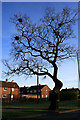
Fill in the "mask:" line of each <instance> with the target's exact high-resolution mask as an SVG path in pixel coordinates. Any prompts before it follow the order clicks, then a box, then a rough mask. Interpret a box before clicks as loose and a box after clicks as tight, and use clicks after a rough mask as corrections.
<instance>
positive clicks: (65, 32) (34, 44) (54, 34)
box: [4, 8, 77, 110]
mask: <svg viewBox="0 0 80 120" xmlns="http://www.w3.org/2000/svg"><path fill="white" fill-rule="evenodd" d="M76 16H77V12H76V11H75V10H72V9H70V8H64V9H63V10H62V11H60V12H55V10H54V9H52V8H47V9H46V11H45V16H44V17H43V18H42V19H40V24H38V25H37V24H33V23H32V22H31V21H30V18H29V17H27V16H26V15H24V16H22V15H17V14H15V15H14V17H13V18H12V19H11V22H13V23H14V24H15V26H16V30H17V33H16V34H14V35H13V36H12V50H11V56H12V59H13V61H14V62H13V63H15V64H14V65H13V66H12V63H11V64H9V62H8V61H5V62H4V64H5V65H6V66H7V68H8V71H7V72H5V73H6V74H7V75H11V74H14V73H15V74H19V75H20V74H25V75H39V76H42V75H43V76H49V77H50V78H51V79H52V80H53V82H54V83H55V87H54V89H53V93H54V94H53V97H52V99H51V101H52V102H51V105H50V107H49V108H50V109H54V110H56V109H57V101H58V94H59V91H60V89H61V87H62V85H63V84H62V82H61V81H60V80H58V79H57V72H58V67H57V65H58V62H60V61H63V60H64V59H68V58H72V57H75V55H76V49H75V48H74V47H73V46H72V44H69V41H71V40H72V38H74V37H75V36H74V31H73V25H74V24H75V22H76V19H77V18H76ZM37 64H38V67H39V68H38V69H39V70H38V72H37ZM50 67H51V68H53V74H51V73H50V71H49V69H50ZM54 95H55V96H54Z"/></svg>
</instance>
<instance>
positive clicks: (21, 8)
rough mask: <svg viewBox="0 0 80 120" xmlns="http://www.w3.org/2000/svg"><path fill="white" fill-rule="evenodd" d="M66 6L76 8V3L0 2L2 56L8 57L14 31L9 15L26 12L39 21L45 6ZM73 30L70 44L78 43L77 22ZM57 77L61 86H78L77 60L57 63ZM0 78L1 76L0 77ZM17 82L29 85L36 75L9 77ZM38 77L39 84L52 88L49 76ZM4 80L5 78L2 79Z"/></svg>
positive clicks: (56, 7) (32, 18) (36, 21)
mask: <svg viewBox="0 0 80 120" xmlns="http://www.w3.org/2000/svg"><path fill="white" fill-rule="evenodd" d="M65 6H68V7H70V8H77V7H78V3H77V2H75V3H73V2H71V3H70V2H63V3H61V2H60V3H59V2H57V3H54V2H52V3H51V2H50V3H49V2H48V3H47V2H40V3H39V2H38V3H37V2H30V3H29V2H22V3H21V2H11V3H10V2H3V3H2V58H4V59H8V58H9V52H10V49H11V35H12V34H14V33H15V26H14V24H12V23H11V22H10V17H13V15H14V14H15V13H21V14H27V15H28V16H29V17H30V18H31V20H32V21H33V22H34V23H39V19H40V18H41V17H43V16H44V10H45V8H46V7H55V10H56V11H60V10H61V9H62V8H63V7H65ZM74 32H75V34H76V39H73V40H72V42H71V44H75V46H77V45H78V24H77V23H76V25H75V26H74ZM3 69H5V68H3ZM58 78H59V79H60V80H61V81H62V82H63V83H64V86H63V88H66V87H78V71H77V60H76V58H75V59H73V60H66V61H64V62H63V63H61V64H59V70H58ZM0 79H2V78H0ZM13 79H14V81H15V82H17V83H18V84H19V85H20V86H24V85H26V86H30V85H34V84H36V76H34V77H32V78H28V79H27V80H25V77H24V76H21V77H19V76H15V77H12V78H10V79H9V81H11V80H13ZM39 79H40V84H47V85H48V86H49V87H50V88H53V86H54V83H53V81H52V80H51V79H50V78H48V77H47V78H46V79H42V77H40V78H39ZM3 80H5V79H3Z"/></svg>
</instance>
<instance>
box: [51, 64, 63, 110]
mask: <svg viewBox="0 0 80 120" xmlns="http://www.w3.org/2000/svg"><path fill="white" fill-rule="evenodd" d="M57 70H58V68H57V65H56V64H54V75H53V81H54V82H55V87H54V88H53V91H52V93H51V99H50V100H51V104H50V106H49V110H54V111H56V110H58V108H59V105H58V104H59V99H60V98H59V93H60V89H61V88H62V86H63V84H62V82H61V81H60V80H58V79H57Z"/></svg>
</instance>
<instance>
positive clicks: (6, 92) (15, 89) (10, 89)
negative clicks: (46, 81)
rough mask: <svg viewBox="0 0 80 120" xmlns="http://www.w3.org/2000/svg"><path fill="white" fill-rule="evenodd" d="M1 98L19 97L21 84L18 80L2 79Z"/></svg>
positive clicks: (15, 98) (8, 99)
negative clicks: (19, 84)
mask: <svg viewBox="0 0 80 120" xmlns="http://www.w3.org/2000/svg"><path fill="white" fill-rule="evenodd" d="M0 91H1V92H0V98H2V100H3V101H13V100H14V101H15V100H17V99H19V97H20V95H19V86H18V84H17V83H16V82H13V81H12V82H8V79H6V81H0Z"/></svg>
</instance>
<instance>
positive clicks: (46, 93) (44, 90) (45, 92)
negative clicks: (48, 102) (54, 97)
mask: <svg viewBox="0 0 80 120" xmlns="http://www.w3.org/2000/svg"><path fill="white" fill-rule="evenodd" d="M49 91H51V89H50V88H49V87H48V86H45V87H44V88H42V90H41V98H48V97H49Z"/></svg>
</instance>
